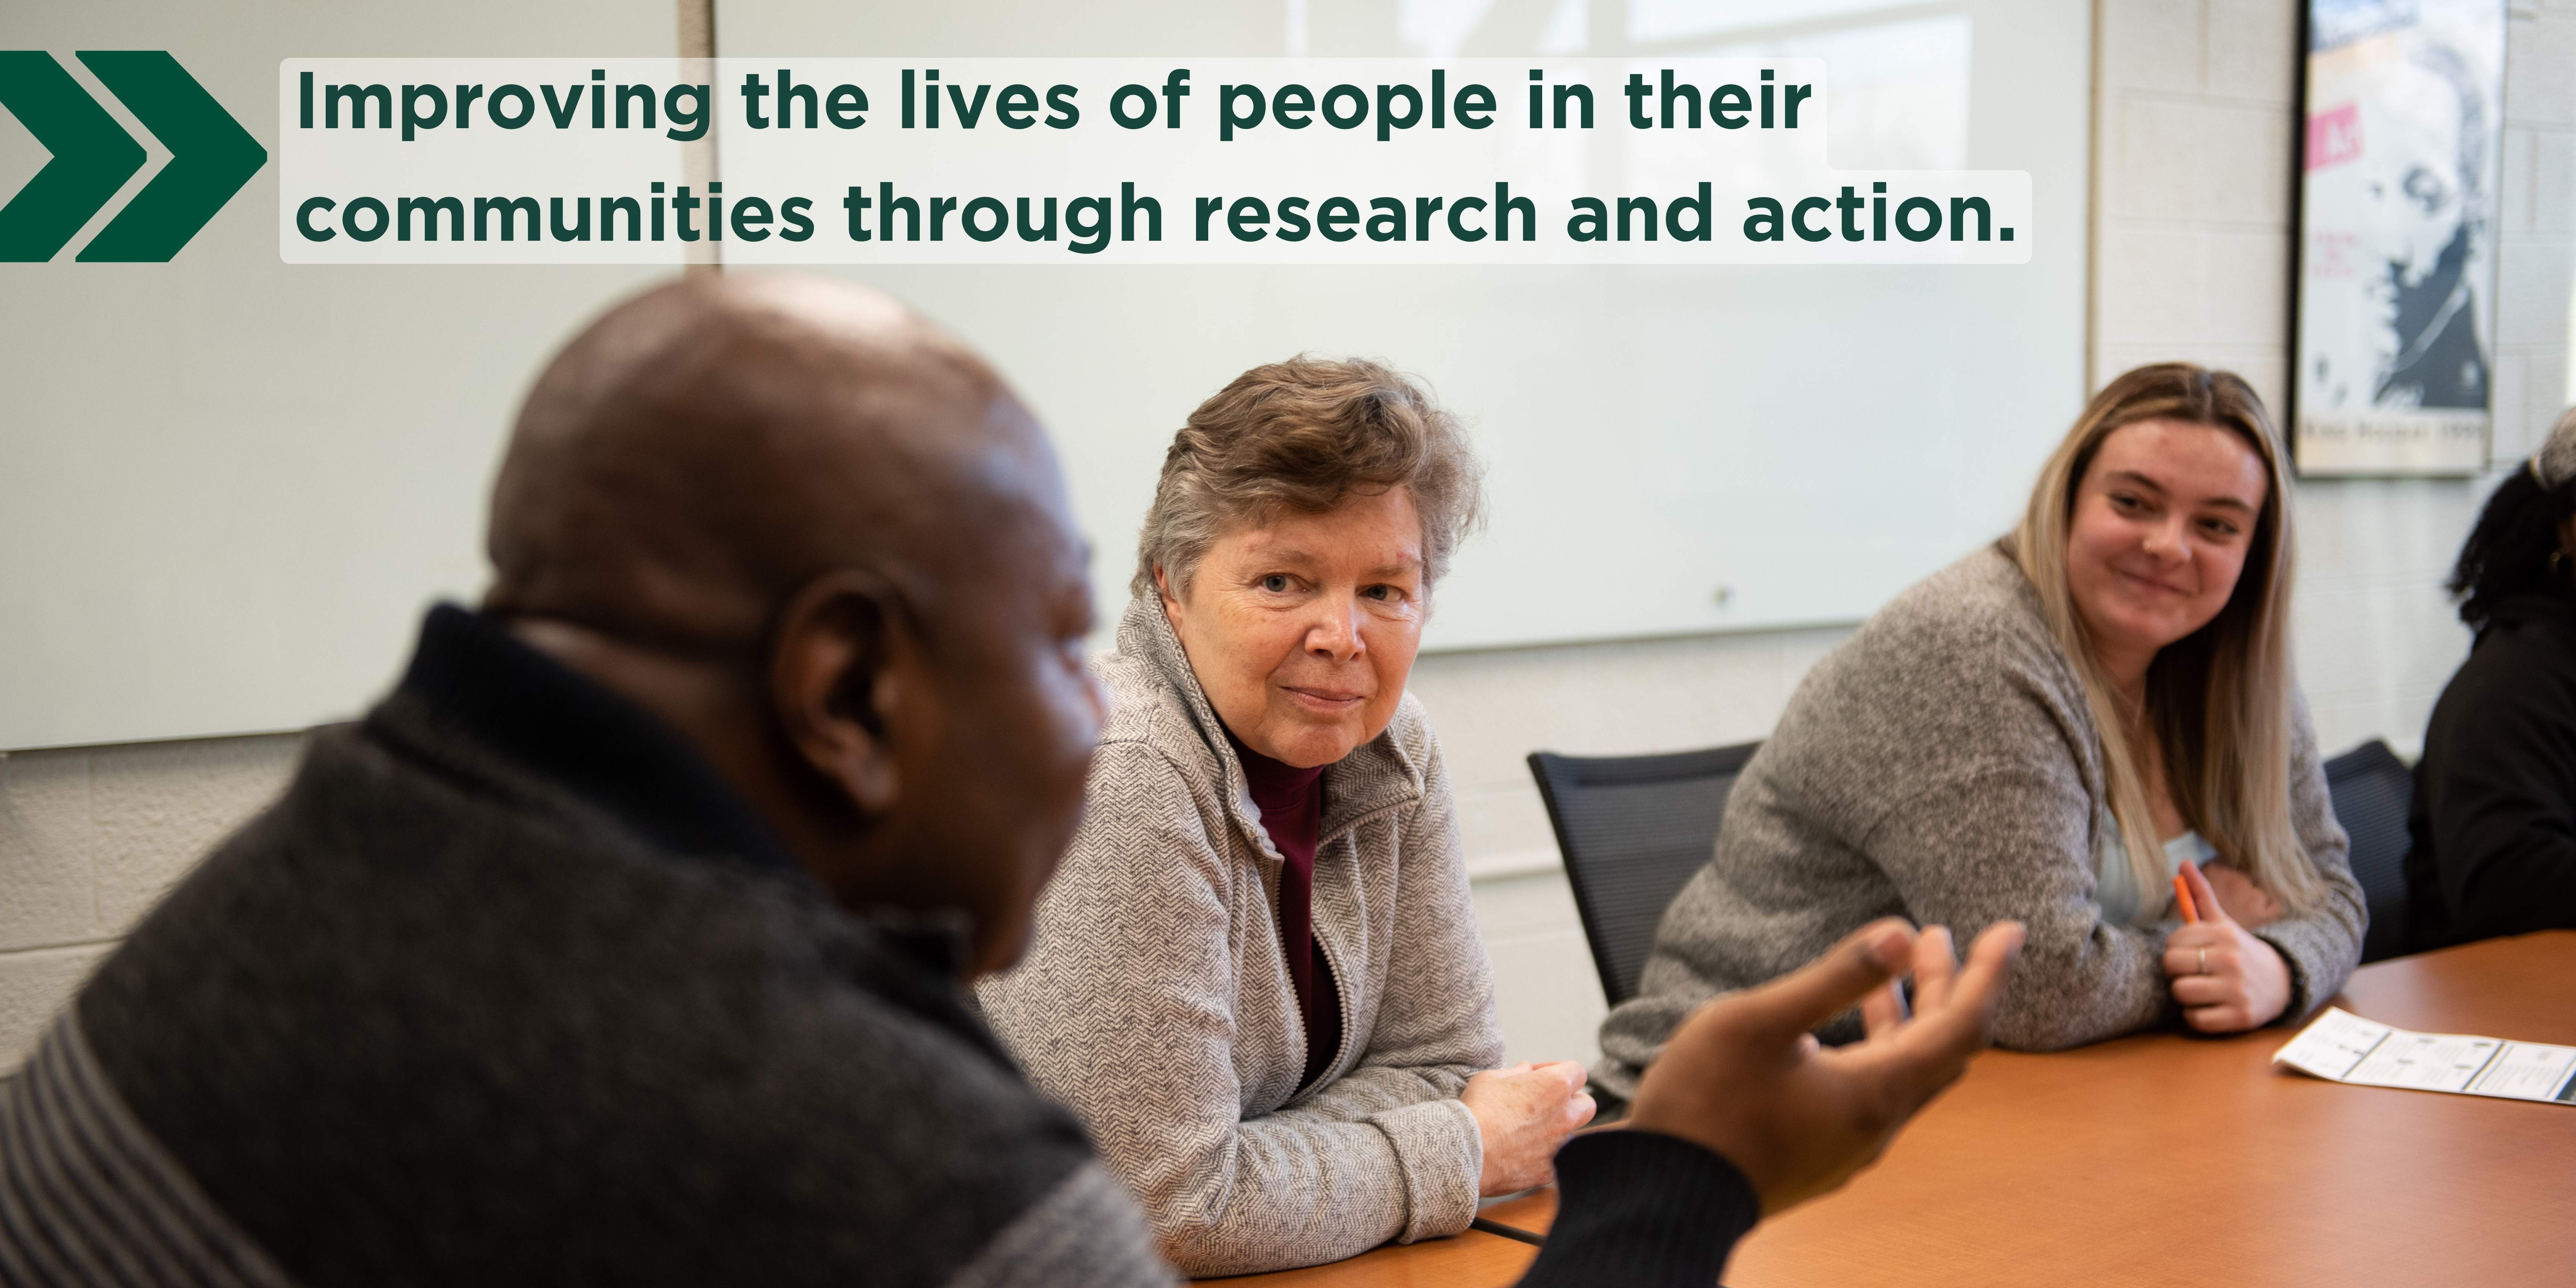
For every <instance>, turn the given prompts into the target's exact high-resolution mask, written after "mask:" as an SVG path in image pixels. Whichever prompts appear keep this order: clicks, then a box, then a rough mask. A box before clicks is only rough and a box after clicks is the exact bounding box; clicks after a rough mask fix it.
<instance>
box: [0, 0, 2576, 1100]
mask: <svg viewBox="0 0 2576 1288" xmlns="http://www.w3.org/2000/svg"><path fill="white" fill-rule="evenodd" d="M2095 14H2096V23H2095V30H2096V33H2097V35H2096V40H2097V42H2098V44H2099V52H2100V57H2099V58H2098V60H2097V67H2098V72H2099V77H2098V83H2097V86H2096V119H2095V130H2094V137H2095V141H2096V158H2095V183H2096V189H2095V196H2096V202H2095V211H2096V213H2095V219H2096V225H2097V226H2096V228H2095V230H2094V249H2095V261H2094V266H2095V272H2094V291H2093V305H2092V316H2091V318H2090V319H2089V323H2090V326H2091V328H2092V335H2093V348H2092V355H2091V357H2092V370H2093V378H2094V381H2095V383H2096V384H2099V383H2100V382H2101V381H2102V380H2104V379H2107V378H2108V377H2109V376H2111V375H2114V374H2117V373H2118V372H2120V371H2122V370H2125V369H2126V368H2127V367H2129V366H2132V365H2135V364H2137V363H2140V362H2149V361H2156V360H2160V359H2166V358H2175V357H2182V358H2191V359H2194V360H2198V361H2202V362H2209V363H2214V364H2218V365H2223V366H2227V367H2231V368H2234V369H2235V370H2238V371H2241V372H2243V373H2244V374H2245V375H2246V376H2247V377H2248V378H2249V379H2250V380H2252V381H2253V382H2254V385H2255V387H2256V388H2257V389H2258V390H2260V391H2261V392H2262V393H2263V395H2264V397H2265V398H2267V399H2270V400H2273V401H2274V402H2275V403H2276V404H2277V402H2278V399H2279V396H2280V391H2281V388H2282V384H2283V382H2284V380H2285V379H2286V373H2287V361H2288V359H2287V353H2288V340H2287V327H2288V305H2287V291H2288V275H2289V260H2290V256H2289V247H2290V229H2289V192H2290V181H2291V172H2290V166H2291V151H2290V139H2291V130H2292V128H2293V122H2294V119H2295V116H2296V108H2295V105H2294V103H2293V102H2292V95H2293V86H2294V85H2295V84H2296V79H2295V62H2294V60H2295V59H2296V57H2297V49H2296V32H2297V18H2296V14H2297V10H2296V8H2295V0H2099V2H2098V3H2097V6H2096V10H2095ZM2512 42H2513V43H2512V55H2511V57H2512V62H2511V65H2510V67H2509V69H2508V73H2507V75H2508V81H2509V90H2508V104H2507V127H2508V130H2507V141H2506V150H2505V167H2506V173H2505V178H2504V186H2503V191H2502V193H2501V194H2500V196H2501V199H2502V203H2503V204H2502V210H2503V219H2504V226H2503V229H2502V232H2503V247H2504V250H2503V260H2502V263H2503V274H2504V277H2505V283H2506V284H2505V288H2504V290H2503V291H2502V292H2501V298H2500V300H2499V311H2500V314H2501V316H2502V322H2501V326H2500V342H2499V354H2498V362H2497V373H2496V383H2497V400H2498V412H2499V428H2498V432H2497V444H2496V453H2497V459H2498V460H2499V461H2500V462H2504V463H2506V464H2508V465H2509V464H2510V463H2511V462H2512V461H2513V460H2514V459H2515V458H2517V457H2519V456H2520V455H2522V454H2523V453H2525V452H2527V451H2529V450H2530V448H2529V445H2530V443H2531V442H2532V441H2533V437H2534V435H2535V434H2536V433H2537V431H2538V430H2540V429H2543V428H2545V427H2546V426H2547V424H2548V423H2549V420H2550V419H2551V417H2552V416H2554V415H2555V414H2556V412H2557V410H2558V408H2559V407H2560V405H2561V404H2562V403H2563V402H2564V401H2565V395H2566V376H2567V357H2566V352H2567V330H2568V309H2569V276H2570V272H2571V262H2570V260H2571V244H2572V243H2576V75H2570V74H2569V73H2570V72H2571V71H2576V0H2550V3H2547V4H2517V6H2516V8H2515V10H2514V19H2513V25H2512ZM2491 486H2492V479H2491V478H2490V479H2487V480H2480V481H2477V482H2475V483H2439V482H2423V481H2394V482H2382V481H2365V482H2317V483H2310V484H2308V485H2306V486H2305V487H2304V488H2303V489H2302V490H2301V494H2300V498H2299V517H2300V523H2301V532H2302V539H2303V541H2304V547H2303V551H2302V559H2301V568H2300V587H2301V588H2300V594H2299V599H2298V607H2297V611H2298V621H2297V629H2298V632H2299V637H2300V650H2299V661H2300V668H2301V674H2302V680H2303V682H2304V683H2305V685H2306V687H2307V690H2308V693H2309V696H2310V698H2311V701H2312V702H2313V704H2314V705H2315V708H2316V713H2317V722H2318V726H2319V733H2320V735H2321V736H2322V738H2323V739H2324V741H2325V743H2326V745H2327V746H2328V747H2329V748H2335V749H2340V748H2342V747H2346V746H2349V745H2351V744H2353V743H2355V742H2359V741H2361V740H2362V739H2364V738H2368V737H2374V736H2379V737H2386V738H2388V739H2389V741H2391V742H2392V743H2395V744H2397V745H2398V746H2399V747H2400V748H2402V749H2409V750H2411V749H2412V748H2413V747H2414V746H2415V745H2416V744H2417V743H2418V741H2419V740H2420V738H2421V735H2422V730H2423V724H2424V719H2425V717H2426V715H2427V713H2428V712H2429V711H2430V709H2431V705H2432V701H2433V698H2434V696H2435V695H2436V694H2438V693H2439V692H2440V689H2441V685H2442V683H2443V682H2444V681H2445V680H2446V679H2447V678H2448V677H2449V674H2450V671H2451V669H2452V667H2454V666H2455V665H2457V663H2458V660H2459V657H2460V656H2461V654H2462V652H2463V650H2464V649H2465V648H2466V643H2467V641H2466V637H2465V635H2464V633H2463V632H2462V631H2461V630H2460V628H2459V626H2458V625H2457V623H2456V622H2455V621H2454V620H2453V619H2452V617H2451V615H2450V611H2449V608H2448V606H2447V605H2446V604H2445V603H2444V601H2443V598H2442V595H2441V592H2440V581H2441V578H2442V575H2443V573H2444V571H2445V570H2446V568H2447V566H2448V564H2449V561H2450V558H2451V556H2452V554H2453V553H2454V551H2455V550H2456V549H2457V547H2458V543H2459V539H2460V536H2461V534H2462V533H2463V532H2465V531H2466V529H2467V526H2468V523H2469V521H2470V519H2471V518H2472V517H2473V516H2474V514H2475V510H2476V506H2477V504H2478V502H2479V501H2480V500H2482V499H2483V498H2484V496H2485V494H2486V492H2487V491H2488V489H2489V488H2490V487H2491ZM1846 633H1847V632H1844V631H1835V630H1826V631H1796V632H1785V633H1773V634H1753V635H1736V636H1721V637H1712V638H1700V639H1683V640H1656V641H1643V642H1635V643H1620V644H1591V645H1579V646H1571V647H1564V648H1548V649H1516V650H1505V651H1498V652H1490V653H1472V654H1457V655H1449V656H1441V657H1431V658H1426V659H1424V660H1423V662H1422V664H1421V665H1420V667H1419V668H1418V669H1417V671H1416V673H1415V684H1414V687H1415V689H1416V690H1417V691H1418V692H1419V693H1420V694H1421V696H1422V698H1423V700H1424V702H1425V703H1426V704H1428V705H1429V707H1430V709H1431V711H1432V714H1433V717H1434V720H1435V722H1436V724H1437V725H1438V727H1439V729H1440V732H1441V737H1442V741H1443V744H1444V746H1445V747H1446V749H1447V752H1448V756H1449V758H1450V762H1451V766H1452V769H1453V773H1454V775H1455V778H1456V781H1457V786H1458V791H1459V795H1460V802H1459V803H1460V806H1461V809H1462V813H1463V815H1464V818H1465V820H1466V828H1467V834H1466V841H1467V847H1468V855H1469V863H1470V865H1471V868H1473V869H1474V870H1475V871H1476V872H1478V873H1479V874H1480V875H1479V877H1478V881H1477V908H1478V916H1479V919H1480V921H1481V923H1482V927H1483V930H1484V935H1485V940H1486V943H1487V944H1488V946H1489V947H1490V948H1491V950H1492V952H1493V955H1494V963H1495V970H1496V974H1497V977H1498V979H1499V982H1500V984H1501V989H1502V999H1503V1000H1502V1005H1503V1023H1504V1032H1505V1035H1506V1036H1507V1037H1508V1038H1509V1040H1510V1042H1511V1047H1512V1054H1513V1056H1514V1058H1539V1059H1548V1058H1577V1059H1590V1058H1591V1056H1592V1053H1593V1049H1594V1048H1593V1029H1594V1026H1595V1025H1596V1024H1597V1023H1598V1022H1599V1018H1600V1014H1601V1009H1602V1008H1601V995H1600V990H1599V987H1598V985H1597V984H1596V983H1595V981H1594V978H1593V973H1592V965H1591V960H1590V957H1589V956H1588V954H1587V953H1586V952H1585V950H1584V946H1583V937H1582V931H1581V929H1580V928H1579V927H1578V925H1577V924H1576V921H1575V917H1574V910H1573V904H1572V902H1571V900H1570V898H1569V897H1568V895H1567V893H1566V888H1565V882H1564V878H1563V876H1562V875H1561V874H1560V873H1558V872H1556V871H1555V870H1554V869H1553V862H1554V847H1553V844H1552V842H1551V840H1550V837H1549V833H1548V828H1547V821H1546V816H1545V813H1544V812H1543V810H1542V809H1541V808H1540V805H1539V801H1538V796H1537V792H1536V790H1535V789H1534V788H1533V787H1532V786H1531V785H1530V782H1529V776H1528V771H1527V770H1526V769H1525V768H1524V767H1523V765H1522V761H1521V758H1522V757H1523V756H1524V755H1526V754H1527V753H1528V752H1530V751H1532V750H1535V749H1541V748H1544V749H1548V750H1555V751H1569V752H1578V753H1592V754H1608V753H1622V752H1639V751H1663V750H1673V749H1677V748H1683V747H1695V746H1709V745H1714V744H1719V743H1727V742H1737V741H1744V740H1748V739H1752V738H1758V737H1761V736H1762V735H1763V734H1764V733H1765V732H1766V731H1768V730H1769V728H1770V727H1771V725H1772V723H1773V722H1774V721H1775V720H1776V719H1777V718H1778V716H1779V712H1780V710H1781V707H1782V706H1783V705H1784V704H1785V703H1786V701H1787V699H1788V694H1789V691H1790V690H1791V688H1792V687H1794V686H1795V684H1796V683H1797V681H1798V679H1799V678H1800V677H1801V676H1803V675H1804V674H1805V673H1806V670H1807V668H1808V667H1810V666H1812V665H1813V664H1814V662H1815V660H1816V659H1817V658H1819V657H1821V656H1822V655H1823V654H1824V653H1825V652H1826V651H1827V650H1828V649H1830V648H1831V647H1832V646H1833V645H1834V644H1835V643H1836V642H1838V641H1839V640H1840V639H1841V638H1842V636H1843V635H1844V634H1846ZM298 745H299V740H298V739H295V738H291V737H274V738H238V739H217V740H210V741H202V742H186V743H167V744H153V745H146V746H134V747H102V748H90V749H75V750H68V751H48V752H33V753H20V754H17V755H13V756H7V757H0V1069H5V1068H9V1067H12V1066H14V1065H15V1064H16V1063H17V1061H18V1059H19V1058H20V1056H21V1054H22V1053H23V1052H24V1050H25V1048H26V1045H27V1044H28V1042H29V1041H30V1040H31V1039H32V1037H33V1035H34V1033H35V1032H36V1031H37V1029H38V1028H39V1027H40V1026H41V1025H42V1023H43V1021H44V1020H45V1018H46V1017H47V1016H48V1015H49V1014H50V1013H51V1012H52V1010H53V1009H54V1008H55V1007H56V1006H58V1005H59V1004H60V1001H61V999H62V998H64V997H66V996H68V995H69V993H70V992H71V990H72V989H73V988H74V987H75V986H76V985H77V983H78V981H79V979H80V978H81V976H82V974H83V973H84V972H85V971H86V970H87V969H88V968H89V966H90V965H91V963H92V962H94V961H95V960H96V958H97V957H98V955H99V954H100V953H101V952H103V951H104V950H105V948H106V947H107V946H108V945H110V944H112V943H113V942H114V940H115V938H116V936H118V935H119V934H121V933H123V931H124V930H125V928H126V927H128V926H130V925H131V924H132V923H133V920H134V919H135V917H137V916H138V915H140V913H141V912H142V910H143V909H144V908H145V907H146V906H148V905H149V903H150V901H151V899H152V898H153V897H154V896H155V895H156V894H157V893H158V892H159V891H161V890H163V889H165V888H167V886H168V884H169V883H170V882H171V881H172V880H173V879H175V877H176V876H177V875H178V874H179V873H180V872H182V871H183V870H184V869H185V867H186V866H187V864H188V863H189V862H191V861H192V860H193V859H194V858H195V857H196V856H197V855H198V854H200V853H201V852H202V851H203V849H204V848H205V847H206V845H208V844H209V843H210V842H211V841H213V840H214V839H215V838H216V837H218V836H219V835H221V834H222V833H223V832H224V831H225V830H226V829H227V828H228V827H230V826H232V825H233V824H234V823H235V822H236V821H238V820H239V819H241V818H243V817H246V816H247V815H248V814H249V813H250V812H252V811H253V810H254V809H256V808H257V807H258V806H259V805H260V804H261V803H262V802H263V801H264V800H266V799H267V798H268V797H269V796H270V795H272V794H273V793H274V792H275V791H276V790H277V788H278V786H279V785H280V784H281V783H282V782H283V781H284V780H285V777H286V774H287V773H288V771H289V770H290V768H291V767H292V762H293V758H294V755H295V751H296V748H297V746H298Z"/></svg>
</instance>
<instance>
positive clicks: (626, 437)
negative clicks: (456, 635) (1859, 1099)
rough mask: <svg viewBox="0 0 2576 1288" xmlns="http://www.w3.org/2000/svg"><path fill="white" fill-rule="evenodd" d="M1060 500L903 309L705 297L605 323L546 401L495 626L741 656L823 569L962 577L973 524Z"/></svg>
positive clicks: (966, 358) (574, 351)
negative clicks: (579, 630)
mask: <svg viewBox="0 0 2576 1288" xmlns="http://www.w3.org/2000/svg"><path fill="white" fill-rule="evenodd" d="M1060 491H1061V488H1060V484H1059V483H1058V482H1057V480H1056V479H1055V477H1054V464H1053V460H1052V457H1051V456H1049V454H1048V452H1047V449H1046V446H1045V443H1044V440H1043V438H1042V436H1041V435H1040V434H1039V432H1038V430H1037V427H1036V425H1035V423H1034V422H1033V421H1032V420H1031V419H1030V417H1029V415H1028V413H1027V411H1026V410H1024V409H1023V408H1022V407H1021V406H1020V404H1019V402H1018V401H1017V400H1016V399H1015V398H1013V397H1012V396H1011V394H1010V392H1009V391H1008V390H1007V389H1006V388H1004V387H1003V385H1002V383H1001V381H1000V380H999V379H998V378H997V377H996V376H995V375H994V374H993V372H992V371H991V370H990V369H989V368H987V367H986V366H985V365H984V364H983V363H982V362H981V361H979V360H977V359H976V357H975V356H974V355H973V354H971V353H969V352H968V351H967V350H966V349H965V348H964V347H963V346H961V345H959V344H957V343H956V342H955V341H954V340H951V339H949V338H948V337H947V336H946V335H944V334H942V333H940V332H939V331H937V330H936V329H934V328H932V327H931V326H929V325H928V324H927V323H925V322H923V321H922V320H921V319H920V318H918V317H916V316H914V315H913V314H912V313H911V312H910V311H908V310H906V309H904V308H903V307H902V306H901V305H898V304H896V303H895V302H893V301H892V300H889V299H887V298H885V297H884V296H881V295H877V294H875V293H873V292H869V291H865V290H862V289H859V288H856V287H853V286H848V285H845V284H841V283H835V282H830V281H827V280H822V279H813V278H795V277H764V276H753V277H699V278H692V279H688V280H686V281H684V282H681V283H677V284H674V285H670V286H666V287H663V288H660V289H657V290H654V291H651V292H648V293H646V294H644V295H641V296H638V297H636V298H635V299H632V300H630V301H628V302H626V303H624V304H621V305H619V306H618V307H617V308H615V309H612V310H611V311H610V312H609V313H608V314H607V315H606V316H604V317H602V318H600V319H599V320H598V321H597V322H595V323H593V324H592V325H591V326H590V327H589V328H588V329H587V330H585V331H583V332H582V333H581V335H580V336H578V337H576V338H575V339H574V340H573V341H572V343H571V344H569V345H567V346H565V348H564V350H563V352H562V353H560V354H558V355H557V356H556V358H555V360H554V361H553V362H552V363H551V364H549V365H548V367H547V368H546V370H545V372H544V374H543V375H541V376H540V377H539V378H538V380H537V384H536V387H535V388H534V389H533V390H532V391H531V392H530V393H529V395H528V399H527V402H526V404H525V405H524V406H523V408H522V409H521V411H520V414H519V421H518V426H517V430H516V432H515V433H514V434H513V435H512V438H511V441H510V448H509V454H508V456H507V458H506V459H505V460H504V462H503V464H502V467H501V474H500V479H499V482H498V484H497V486H496V487H495V489H494V492H493V499H492V518H491V529H490V536H489V547H488V548H489V552H490V554H491V558H492V564H493V568H494V571H495V580H494V584H493V587H492V590H491V592H490V596H489V599H488V601H487V606H488V607H490V608H491V609H493V610H494V611H496V612H500V613H504V614H509V615H540V616H546V617H553V618H561V619H564V620H568V621H573V622H578V623H582V624H585V625H588V626H592V627H594V628H597V629H600V630H603V631H608V632H611V633H616V634H621V635H625V636H628V637H630V638H634V639H637V640H639V641H641V640H650V641H655V642H659V643H663V644H665V645H669V646H681V647H689V646H694V647H717V648H725V647H733V646H739V645H745V644H749V643H753V642H755V641H756V640H757V638H758V635H759V632H760V631H761V630H762V629H763V627H764V625H765V623H766V622H767V619H768V617H769V615H770V613H771V612H773V611H774V610H775V608H776V607H777V605H778V604H779V603H780V602H781V601H783V600H784V599H785V598H786V596H787V595H788V594H789V593H791V592H792V591H793V590H794V589H795V588H796V587H797V586H799V585H801V584H803V583H804V582H805V581H806V580H808V579H810V578H811V577H813V576H815V575H816V574H818V573H820V572H821V571H823V570H825V569H829V568H835V567H848V566H867V567H878V568H881V569H886V570H887V571H890V572H891V571H893V569H894V567H896V566H902V567H907V568H908V567H910V566H913V565H920V564H925V563H928V564H939V563H943V562H949V561H948V560H946V559H944V558H943V556H946V555H948V554H951V553H953V552H954V551H955V550H956V549H957V547H958V545H959V544H960V542H961V541H963V542H966V543H968V544H971V543H972V542H973V541H975V540H976V539H977V538H979V537H980V536H981V535H982V526H983V525H981V524H976V523H973V522H971V520H973V519H976V518H981V519H984V520H994V519H1007V518H1009V517H1011V516H1010V514H1009V512H1010V511H1012V510H1014V509H1026V508H1029V507H1032V506H1034V507H1036V508H1038V509H1040V510H1045V509H1056V510H1059V511H1060V510H1061V503H1060ZM1052 517H1055V518H1059V519H1060V518H1061V517H1062V516H1061V514H1060V513H1059V514H1057V515H1055V516H1052ZM960 519H966V520H970V522H968V523H966V524H963V525H961V524H960V523H959V522H958V520H960ZM934 571H935V570H934Z"/></svg>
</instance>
